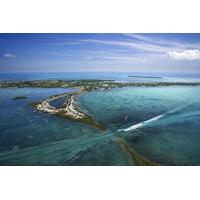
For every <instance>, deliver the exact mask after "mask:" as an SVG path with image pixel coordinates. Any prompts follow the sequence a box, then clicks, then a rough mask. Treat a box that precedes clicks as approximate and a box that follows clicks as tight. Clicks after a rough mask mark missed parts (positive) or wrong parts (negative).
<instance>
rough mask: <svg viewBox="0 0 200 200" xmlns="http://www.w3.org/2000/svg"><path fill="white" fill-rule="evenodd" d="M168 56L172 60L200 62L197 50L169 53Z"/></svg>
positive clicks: (199, 54) (199, 53) (199, 52)
mask: <svg viewBox="0 0 200 200" xmlns="http://www.w3.org/2000/svg"><path fill="white" fill-rule="evenodd" d="M168 56H169V57H170V58H171V59H174V60H200V51H199V50H198V49H191V50H185V51H182V52H177V51H169V52H168Z"/></svg>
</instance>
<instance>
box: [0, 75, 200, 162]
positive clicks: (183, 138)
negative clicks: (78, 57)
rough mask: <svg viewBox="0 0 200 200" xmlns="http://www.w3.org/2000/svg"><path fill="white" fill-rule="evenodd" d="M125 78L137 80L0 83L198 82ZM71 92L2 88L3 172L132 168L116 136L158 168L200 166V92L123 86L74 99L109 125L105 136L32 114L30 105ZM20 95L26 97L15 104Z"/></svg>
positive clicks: (0, 148)
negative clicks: (64, 167) (8, 169)
mask: <svg viewBox="0 0 200 200" xmlns="http://www.w3.org/2000/svg"><path fill="white" fill-rule="evenodd" d="M52 74H54V75H52ZM129 76H135V74H133V73H129V74H127V73H119V74H118V75H117V73H116V74H107V73H105V75H104V73H100V74H99V77H98V75H97V74H96V73H92V75H91V73H89V75H86V74H85V76H84V73H80V74H77V73H72V74H71V75H70V74H69V73H67V74H60V73H57V75H56V74H55V73H51V74H46V75H44V74H32V75H31V74H19V73H18V74H14V73H13V74H7V75H5V74H4V75H2V74H1V75H0V79H1V80H39V79H47V78H48V79H51V78H55V79H58V78H59V79H64V78H65V79H84V78H85V79H89V78H90V79H113V80H115V81H138V79H140V80H139V81H142V79H143V81H152V79H156V80H158V79H167V80H168V81H169V79H170V80H175V79H176V80H185V81H191V80H193V81H194V80H199V78H198V76H197V75H196V76H189V77H187V76H185V75H182V76H179V77H178V76H175V75H174V76H171V77H164V76H162V78H158V77H161V75H156V76H157V77H156V78H155V74H151V75H148V76H151V78H149V79H148V77H139V78H137V77H129ZM137 76H138V74H137ZM140 76H147V75H144V74H142V75H140ZM152 76H153V77H154V78H152ZM129 79H134V80H129ZM135 79H137V80H135ZM147 79H148V80H147ZM72 91H74V89H71V88H68V89H59V88H54V89H51V88H48V89H42V88H18V89H16V88H7V89H0V111H1V112H0V165H130V159H129V158H128V156H127V154H126V153H125V152H124V151H123V149H122V147H121V146H120V145H119V143H118V142H117V138H119V137H120V138H122V139H123V140H124V141H126V143H127V144H128V145H129V146H130V148H132V149H133V150H134V151H135V152H137V153H138V154H140V155H141V156H143V157H144V158H146V159H149V160H151V161H153V162H156V163H158V164H160V165H200V145H199V143H200V131H199V130H200V123H199V121H200V87H199V86H170V87H124V88H115V89H112V90H104V91H95V92H89V93H84V94H82V95H81V96H80V97H79V98H78V105H79V107H80V108H81V109H82V110H83V111H85V112H88V113H89V114H90V115H92V116H93V117H94V118H95V119H96V120H97V121H98V122H99V123H102V124H104V125H106V126H107V127H108V128H107V130H106V131H100V130H98V129H97V128H95V127H93V126H90V125H86V124H83V123H77V122H73V121H70V120H66V119H62V118H58V117H55V116H49V115H48V114H45V113H40V112H35V111H34V110H33V109H32V108H31V107H30V106H29V104H30V103H31V102H34V101H37V100H41V99H44V98H46V97H48V96H49V95H53V94H58V93H63V92H72ZM19 95H20V96H27V97H28V98H27V99H21V100H13V99H12V98H13V97H16V96H19ZM61 101H62V100H61ZM55 106H59V102H55ZM135 164H137V163H135ZM131 165H134V163H131Z"/></svg>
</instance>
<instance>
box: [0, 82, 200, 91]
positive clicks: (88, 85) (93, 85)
mask: <svg viewBox="0 0 200 200" xmlns="http://www.w3.org/2000/svg"><path fill="white" fill-rule="evenodd" d="M126 86H133V87H159V86H200V82H137V83H136V82H116V81H114V80H35V81H0V88H25V87H34V88H78V89H81V90H82V91H83V90H84V91H92V90H98V89H99V90H104V89H112V88H117V87H126Z"/></svg>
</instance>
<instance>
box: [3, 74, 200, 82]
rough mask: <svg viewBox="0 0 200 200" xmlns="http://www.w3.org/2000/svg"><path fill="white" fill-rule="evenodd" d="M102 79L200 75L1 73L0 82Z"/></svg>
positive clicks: (197, 77) (192, 77)
mask: <svg viewBox="0 0 200 200" xmlns="http://www.w3.org/2000/svg"><path fill="white" fill-rule="evenodd" d="M57 79H60V80H80V79H101V80H115V81H125V82H156V81H157V82H172V81H173V82H200V73H190V74H185V73H181V74H180V73H149V72H148V73H139V72H35V73H34V72H33V73H0V81H2V80H4V81H5V80H8V81H26V80H57Z"/></svg>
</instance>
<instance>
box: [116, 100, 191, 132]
mask: <svg viewBox="0 0 200 200" xmlns="http://www.w3.org/2000/svg"><path fill="white" fill-rule="evenodd" d="M189 105H191V103H190V104H185V105H182V106H179V107H177V108H174V109H172V110H170V111H167V112H165V113H163V114H161V115H158V116H156V117H153V118H151V119H149V120H146V121H143V122H140V123H138V124H134V125H132V126H130V127H128V128H124V129H119V130H118V131H125V132H127V131H132V130H136V129H138V128H141V127H144V126H146V125H148V124H150V123H151V122H153V121H157V120H159V119H161V118H163V117H165V116H168V115H172V114H174V113H176V112H178V111H180V110H182V109H184V108H185V107H187V106H189Z"/></svg>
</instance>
